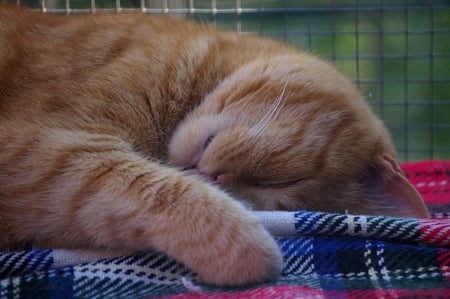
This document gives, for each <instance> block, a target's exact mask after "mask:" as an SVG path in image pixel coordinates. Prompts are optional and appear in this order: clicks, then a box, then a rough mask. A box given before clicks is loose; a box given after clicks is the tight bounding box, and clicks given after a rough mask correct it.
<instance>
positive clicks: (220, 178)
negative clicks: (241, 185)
mask: <svg viewBox="0 0 450 299" xmlns="http://www.w3.org/2000/svg"><path fill="white" fill-rule="evenodd" d="M213 180H214V182H216V183H217V184H219V185H226V184H229V183H230V181H231V176H230V175H229V174H227V173H221V174H218V175H216V176H214V178H213Z"/></svg>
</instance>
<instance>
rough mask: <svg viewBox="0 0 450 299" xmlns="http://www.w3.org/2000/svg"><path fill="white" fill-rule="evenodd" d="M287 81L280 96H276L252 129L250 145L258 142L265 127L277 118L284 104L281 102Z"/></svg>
mask: <svg viewBox="0 0 450 299" xmlns="http://www.w3.org/2000/svg"><path fill="white" fill-rule="evenodd" d="M288 81H289V80H286V82H285V84H284V85H283V88H282V90H281V92H280V94H279V95H278V96H277V98H276V99H275V101H274V102H273V104H272V106H271V107H270V109H269V111H268V112H267V113H266V115H264V117H262V119H261V120H260V121H259V122H258V123H257V124H256V125H255V126H254V127H253V128H254V131H253V132H252V134H251V137H252V139H253V142H252V144H254V143H255V142H256V141H257V140H258V138H259V137H260V136H261V135H262V134H263V133H264V131H265V130H266V129H267V127H268V126H269V125H270V124H271V123H272V122H273V120H274V119H275V118H276V117H277V115H278V114H279V112H280V111H281V107H282V106H283V103H284V101H283V100H284V99H285V98H286V97H285V94H286V89H287V82H288Z"/></svg>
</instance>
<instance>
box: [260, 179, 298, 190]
mask: <svg viewBox="0 0 450 299" xmlns="http://www.w3.org/2000/svg"><path fill="white" fill-rule="evenodd" d="M301 181H303V179H295V180H288V181H280V182H256V183H255V184H254V185H255V187H256V188H259V189H282V188H287V187H290V186H292V185H295V184H297V183H299V182H301Z"/></svg>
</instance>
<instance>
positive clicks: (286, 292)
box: [164, 285, 450, 299]
mask: <svg viewBox="0 0 450 299" xmlns="http://www.w3.org/2000/svg"><path fill="white" fill-rule="evenodd" d="M448 294H450V288H440V289H425V290H421V289H419V290H418V289H411V290H407V289H391V290H389V289H384V290H382V289H373V290H355V291H324V290H318V289H313V288H310V287H307V286H290V285H286V286H273V287H261V288H256V289H252V290H247V291H242V292H232V293H203V294H199V293H190V294H180V295H175V296H170V297H164V298H167V299H197V298H199V299H212V298H214V299H260V298H283V299H294V298H347V299H353V298H355V299H356V298H364V299H371V298H374V299H375V298H416V299H419V298H444V297H443V296H448Z"/></svg>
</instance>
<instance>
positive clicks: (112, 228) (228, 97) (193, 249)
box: [0, 6, 427, 285]
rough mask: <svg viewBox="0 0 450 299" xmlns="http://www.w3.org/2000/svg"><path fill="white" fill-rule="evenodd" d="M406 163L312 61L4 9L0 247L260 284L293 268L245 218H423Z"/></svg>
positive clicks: (351, 92) (212, 37) (333, 77)
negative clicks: (325, 214) (161, 261)
mask: <svg viewBox="0 0 450 299" xmlns="http://www.w3.org/2000/svg"><path fill="white" fill-rule="evenodd" d="M394 156H395V152H394V149H393V147H392V144H391V141H390V138H389V135H388V132H387V131H386V129H385V127H384V126H383V124H382V122H381V121H380V120H379V119H378V118H377V117H375V116H374V114H373V113H372V112H371V110H370V108H369V106H368V105H367V104H366V103H365V101H364V99H363V98H362V96H361V95H360V93H359V92H358V90H357V88H356V87H355V86H354V85H353V84H352V82H350V81H349V80H348V79H347V78H345V77H344V76H343V75H342V74H341V73H340V72H339V71H338V70H336V69H335V68H334V67H333V66H332V65H330V64H329V63H327V62H324V61H322V60H321V59H319V58H317V57H315V56H313V55H310V54H308V53H305V52H303V51H301V50H299V49H295V48H292V47H289V46H286V45H283V44H281V43H278V42H275V41H271V40H266V39H261V38H257V37H242V36H239V35H237V34H234V33H225V32H220V31H217V30H216V29H213V28H211V27H208V26H206V25H201V24H195V23H191V22H187V21H179V20H174V19H165V18H159V17H150V16H146V15H142V14H98V15H90V16H85V15H79V16H56V15H43V14H37V13H32V12H28V11H24V10H19V9H16V8H12V7H5V6H3V7H1V6H0V247H3V248H15V247H21V246H27V245H32V246H41V247H66V248H80V247H84V248H101V249H122V250H124V251H136V250H145V249H156V250H160V251H164V252H166V253H167V254H169V255H171V256H173V257H175V258H177V259H179V260H180V261H182V262H183V263H185V264H186V265H187V266H189V267H191V268H192V269H194V270H195V271H197V272H198V273H199V274H200V276H201V278H202V279H203V280H204V281H205V282H208V283H215V284H220V285H237V284H243V283H249V282H258V281H263V280H266V279H270V278H274V277H276V275H277V273H278V272H279V271H280V269H281V265H282V258H281V255H280V252H279V249H278V247H277V245H276V243H275V242H274V240H273V239H272V237H271V236H270V235H269V234H268V233H267V232H266V231H265V230H264V229H263V227H262V226H261V224H260V223H259V221H258V220H257V218H256V217H255V216H254V215H253V214H252V213H251V212H249V211H248V209H246V208H245V207H251V208H253V209H284V210H296V209H313V210H322V211H333V212H346V211H348V212H351V213H368V214H376V213H385V214H389V215H407V216H417V217H426V216H427V212H426V209H425V208H424V206H423V203H422V201H421V199H420V197H417V196H416V193H414V190H413V188H412V187H411V186H409V185H407V183H405V181H406V180H405V179H404V177H403V176H402V174H401V171H400V170H399V169H398V165H397V164H396V162H395V161H394V160H393V159H392V157H394ZM397 186H401V188H400V189H402V188H403V189H402V190H406V191H405V192H406V194H407V196H406V198H407V200H406V201H405V200H403V199H402V200H403V201H401V204H397V203H394V204H392V206H391V203H390V198H389V197H388V196H387V194H388V193H389V192H391V189H392V190H394V191H393V192H392V193H399V192H398V191H397V190H398V189H399V188H397ZM402 192H403V191H402ZM405 192H403V193H402V194H405ZM400 193H401V192H400ZM380 198H381V200H379V199H380ZM410 198H412V199H411V200H410ZM240 201H241V202H243V203H244V204H242V203H240ZM399 206H401V207H402V208H399Z"/></svg>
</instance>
